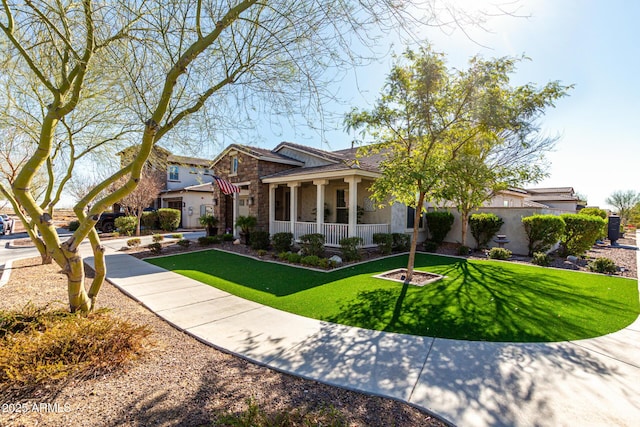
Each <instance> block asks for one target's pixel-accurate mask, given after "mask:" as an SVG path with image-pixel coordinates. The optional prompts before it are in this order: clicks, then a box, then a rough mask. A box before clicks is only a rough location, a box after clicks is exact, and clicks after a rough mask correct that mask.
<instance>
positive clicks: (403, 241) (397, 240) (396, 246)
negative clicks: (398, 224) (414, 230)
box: [391, 233, 411, 252]
mask: <svg viewBox="0 0 640 427" xmlns="http://www.w3.org/2000/svg"><path fill="white" fill-rule="evenodd" d="M391 237H392V238H393V247H392V250H393V251H394V252H406V251H408V250H409V246H410V244H411V238H410V237H409V235H408V234H404V233H392V234H391Z"/></svg>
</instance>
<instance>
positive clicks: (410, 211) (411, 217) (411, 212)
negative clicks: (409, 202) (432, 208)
mask: <svg viewBox="0 0 640 427" xmlns="http://www.w3.org/2000/svg"><path fill="white" fill-rule="evenodd" d="M415 218H416V210H415V209H414V208H412V207H411V206H407V228H410V229H413V225H414V224H415ZM423 218H424V214H423V215H420V224H418V228H424V220H423Z"/></svg>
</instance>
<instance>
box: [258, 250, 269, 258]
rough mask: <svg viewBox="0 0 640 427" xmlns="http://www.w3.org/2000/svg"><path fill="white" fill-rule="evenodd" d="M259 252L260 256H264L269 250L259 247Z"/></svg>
mask: <svg viewBox="0 0 640 427" xmlns="http://www.w3.org/2000/svg"><path fill="white" fill-rule="evenodd" d="M257 253H258V256H259V257H263V256H265V255H266V254H268V253H269V251H267V250H265V249H258V251H257Z"/></svg>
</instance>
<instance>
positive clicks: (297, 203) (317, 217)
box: [263, 169, 391, 247]
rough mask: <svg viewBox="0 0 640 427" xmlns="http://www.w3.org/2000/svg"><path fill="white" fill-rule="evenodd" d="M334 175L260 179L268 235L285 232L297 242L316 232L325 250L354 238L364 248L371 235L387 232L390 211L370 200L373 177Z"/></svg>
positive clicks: (370, 242)
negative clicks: (266, 192)
mask: <svg viewBox="0 0 640 427" xmlns="http://www.w3.org/2000/svg"><path fill="white" fill-rule="evenodd" d="M334 172H338V171H334ZM339 172H340V173H336V174H334V175H331V174H324V175H323V176H306V177H303V176H296V177H293V176H286V177H274V178H267V179H264V180H263V182H264V183H266V184H268V185H269V203H268V205H269V232H270V233H271V234H275V233H281V232H289V233H292V234H293V236H294V239H295V240H296V241H298V240H299V239H300V236H302V235H304V234H310V233H319V234H322V235H324V236H325V245H326V246H330V247H337V246H340V240H341V239H343V238H345V237H355V236H357V237H360V238H362V240H363V242H364V243H363V247H372V246H375V244H374V243H373V235H374V234H375V233H389V232H390V231H391V208H390V207H388V206H387V207H383V208H379V207H377V206H376V204H375V203H374V202H373V200H372V199H371V193H370V191H369V187H370V185H371V184H372V183H373V180H374V179H375V178H376V176H375V175H374V174H372V173H371V172H365V173H362V172H364V171H360V170H357V169H355V170H354V169H351V170H348V171H346V172H347V173H345V171H344V170H342V171H339Z"/></svg>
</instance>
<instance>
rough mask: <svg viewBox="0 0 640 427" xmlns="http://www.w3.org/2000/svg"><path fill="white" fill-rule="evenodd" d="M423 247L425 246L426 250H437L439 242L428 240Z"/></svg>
mask: <svg viewBox="0 0 640 427" xmlns="http://www.w3.org/2000/svg"><path fill="white" fill-rule="evenodd" d="M422 247H423V248H424V250H425V252H435V251H437V250H438V244H437V243H436V242H434V241H432V240H426V241H425V242H424V243H423V244H422Z"/></svg>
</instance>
